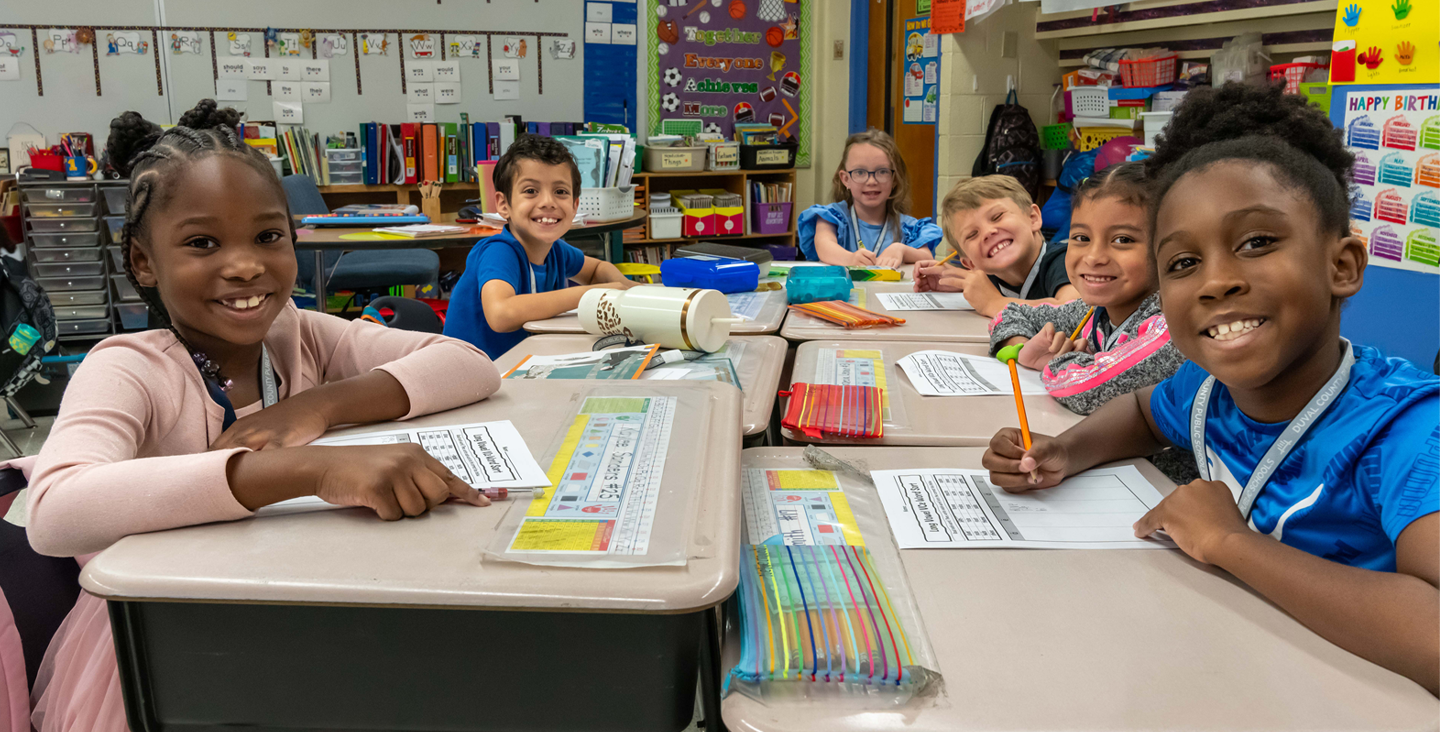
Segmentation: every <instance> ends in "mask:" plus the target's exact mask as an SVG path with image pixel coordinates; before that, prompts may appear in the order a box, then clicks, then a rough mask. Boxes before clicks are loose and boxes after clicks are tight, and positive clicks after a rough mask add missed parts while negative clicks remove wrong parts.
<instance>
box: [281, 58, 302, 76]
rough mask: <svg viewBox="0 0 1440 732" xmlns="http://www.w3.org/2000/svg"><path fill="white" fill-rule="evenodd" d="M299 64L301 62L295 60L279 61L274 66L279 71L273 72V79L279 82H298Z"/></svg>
mask: <svg viewBox="0 0 1440 732" xmlns="http://www.w3.org/2000/svg"><path fill="white" fill-rule="evenodd" d="M300 64H301V62H300V61H296V60H287V59H281V60H279V61H276V62H275V66H276V67H278V68H279V70H278V71H276V72H275V77H276V78H277V79H279V80H281V81H299V80H300Z"/></svg>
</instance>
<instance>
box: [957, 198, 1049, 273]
mask: <svg viewBox="0 0 1440 732" xmlns="http://www.w3.org/2000/svg"><path fill="white" fill-rule="evenodd" d="M955 219H956V220H955V222H954V223H955V230H956V231H957V232H959V237H960V249H961V251H962V252H964V254H965V255H966V259H967V260H969V261H968V262H967V263H966V266H969V267H972V268H974V269H979V270H982V271H985V272H990V273H992V274H999V273H1001V272H1004V271H1005V270H1007V269H1009V268H1012V267H1017V265H1019V264H1021V263H1022V260H1024V261H1023V263H1024V264H1026V265H1027V266H1028V264H1029V262H1030V261H1032V260H1033V257H1034V255H1035V251H1033V250H1032V247H1026V246H1016V244H1017V243H1022V242H1025V241H1031V242H1033V241H1034V240H1035V239H1037V238H1038V237H1039V232H1040V219H1039V216H1038V215H1036V216H1034V217H1031V216H1029V215H1027V213H1026V212H1023V211H1021V210H1020V207H1019V206H1017V205H1016V204H1015V202H1014V201H1011V200H1010V199H1008V198H1000V199H995V200H992V201H986V202H985V204H984V205H983V206H981V207H980V208H977V209H973V210H970V211H961V212H959V213H957V214H956V215H955ZM1020 276H1021V277H1022V278H1023V277H1024V274H1023V273H1022V274H1021V275H1020Z"/></svg>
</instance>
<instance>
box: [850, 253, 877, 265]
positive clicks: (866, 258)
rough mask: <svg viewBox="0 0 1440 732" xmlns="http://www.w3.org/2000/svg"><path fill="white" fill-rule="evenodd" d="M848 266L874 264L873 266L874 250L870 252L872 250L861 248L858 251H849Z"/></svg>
mask: <svg viewBox="0 0 1440 732" xmlns="http://www.w3.org/2000/svg"><path fill="white" fill-rule="evenodd" d="M849 266H851V267H874V266H875V252H872V251H870V250H869V249H861V250H860V251H858V252H851V253H850V265H849Z"/></svg>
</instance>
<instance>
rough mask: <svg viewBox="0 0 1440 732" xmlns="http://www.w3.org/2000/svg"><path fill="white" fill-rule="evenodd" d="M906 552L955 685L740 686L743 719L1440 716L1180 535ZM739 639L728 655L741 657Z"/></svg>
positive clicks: (1407, 719)
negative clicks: (908, 689)
mask: <svg viewBox="0 0 1440 732" xmlns="http://www.w3.org/2000/svg"><path fill="white" fill-rule="evenodd" d="M827 450H829V451H830V452H831V453H833V454H834V455H835V456H836V457H838V458H840V459H842V460H846V461H849V462H850V463H851V464H853V465H855V467H857V468H859V469H861V470H865V471H869V470H886V469H899V468H979V467H980V456H981V455H982V454H984V451H983V450H981V449H979V448H963V449H934V448H902V449H890V450H872V449H866V448H838V449H831V448H827ZM800 453H801V450H800V449H799V448H756V449H751V450H746V451H745V452H744V458H743V465H744V467H746V468H760V467H766V468H808V467H810V466H809V465H808V464H806V463H805V462H804V460H803V459H802V458H801V456H800ZM1134 464H1135V465H1136V467H1137V468H1138V469H1139V470H1140V471H1141V472H1142V473H1144V474H1145V476H1146V477H1147V478H1148V479H1149V480H1150V481H1151V482H1152V483H1154V484H1155V485H1156V487H1157V488H1159V489H1160V492H1161V493H1168V492H1169V491H1171V490H1172V489H1173V488H1174V486H1173V484H1172V483H1170V482H1169V481H1168V480H1166V479H1165V478H1164V477H1163V476H1161V474H1160V472H1159V471H1158V470H1156V469H1155V468H1154V466H1152V465H1150V464H1149V463H1148V462H1146V461H1144V460H1139V461H1134ZM862 530H868V529H867V528H866V527H862ZM878 531H881V532H883V531H884V529H883V528H880V529H878ZM885 536H888V534H881V537H885ZM900 555H901V561H903V562H904V564H905V571H906V574H907V576H908V578H909V582H910V587H911V588H912V590H913V591H914V593H915V600H916V603H917V605H918V607H919V609H920V613H921V616H922V618H923V621H924V624H925V632H926V633H927V635H928V636H929V638H930V643H931V646H932V648H933V649H934V650H935V654H936V657H937V660H938V662H939V666H940V668H938V669H935V670H937V671H939V672H940V674H941V676H942V677H943V679H944V689H945V693H944V694H943V695H942V696H940V697H938V698H936V699H931V700H925V699H919V700H913V701H911V702H910V703H908V704H906V705H905V706H902V707H874V708H872V709H870V710H868V711H866V710H857V709H855V707H854V702H850V701H847V702H846V703H843V704H825V703H823V702H819V701H809V702H806V701H789V700H780V699H777V698H772V699H771V700H770V701H769V703H768V705H767V704H760V703H758V702H756V701H754V700H752V699H750V698H749V697H746V696H744V695H743V694H739V693H735V692H732V693H731V694H730V695H729V696H727V697H726V698H725V702H724V718H725V722H726V724H727V725H728V727H729V729H730V730H732V732H967V731H970V730H977V731H978V730H1012V731H1016V732H1019V731H1028V730H1036V731H1040V730H1095V731H1098V730H1104V731H1106V732H1126V731H1129V730H1134V731H1136V732H1152V731H1156V730H1247V731H1255V732H1260V731H1264V732H1289V731H1291V730H1295V731H1299V730H1315V729H1325V730H1331V731H1342V730H1343V731H1347V732H1348V731H1351V730H1355V731H1359V730H1365V731H1366V732H1373V731H1377V730H1420V729H1435V725H1436V701H1435V698H1434V697H1432V696H1430V695H1429V694H1428V693H1426V692H1425V690H1424V689H1423V688H1421V687H1420V686H1419V685H1418V684H1415V683H1414V682H1412V681H1410V680H1408V679H1406V678H1404V677H1402V676H1400V675H1398V674H1395V673H1393V672H1390V671H1387V670H1385V669H1382V668H1380V667H1379V666H1376V665H1375V664H1373V663H1370V662H1369V661H1365V660H1362V659H1361V658H1360V657H1359V656H1355V655H1353V654H1351V653H1349V652H1348V651H1344V650H1341V649H1340V648H1339V647H1337V646H1335V645H1334V644H1332V643H1330V642H1329V641H1326V640H1324V639H1322V638H1321V637H1320V636H1318V635H1316V634H1315V633H1313V632H1312V631H1310V630H1309V629H1307V628H1305V627H1304V626H1302V625H1301V624H1300V623H1298V622H1296V621H1295V619H1294V618H1292V617H1290V616H1289V615H1288V614H1286V613H1285V612H1284V611H1283V610H1280V609H1279V608H1277V607H1276V606H1275V605H1273V604H1271V603H1270V602H1269V601H1267V600H1265V599H1264V598H1262V597H1260V596H1259V595H1258V594H1256V593H1255V592H1253V591H1251V590H1250V589H1248V588H1246V587H1245V586H1244V585H1242V584H1241V583H1240V582H1239V581H1238V580H1236V579H1235V578H1233V577H1231V576H1230V575H1229V574H1228V573H1226V572H1223V571H1221V570H1218V569H1215V568H1213V567H1208V566H1205V565H1201V564H1199V563H1197V562H1195V561H1192V560H1190V559H1189V558H1187V557H1186V556H1185V555H1184V554H1183V553H1182V552H1180V551H1179V550H1160V549H1133V550H1083V551H1080V550H1071V551H1065V550H1048V549H995V550H992V549H915V550H902V551H901V552H900ZM730 640H731V641H732V642H730V643H729V644H727V648H726V651H727V658H726V661H727V663H726V665H725V670H726V672H727V673H728V672H729V669H730V668H731V667H732V666H733V665H734V662H735V660H736V658H737V657H738V639H737V638H736V637H735V636H732V637H731V638H730Z"/></svg>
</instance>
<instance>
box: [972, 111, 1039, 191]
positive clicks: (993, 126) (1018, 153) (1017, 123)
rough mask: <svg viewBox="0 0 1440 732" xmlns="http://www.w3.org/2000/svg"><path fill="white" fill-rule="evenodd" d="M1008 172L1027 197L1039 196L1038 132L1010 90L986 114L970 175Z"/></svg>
mask: <svg viewBox="0 0 1440 732" xmlns="http://www.w3.org/2000/svg"><path fill="white" fill-rule="evenodd" d="M995 174H1000V175H1008V176H1010V177H1011V178H1014V179H1015V180H1018V181H1020V185H1022V186H1024V187H1025V190H1026V191H1027V192H1028V193H1029V194H1030V198H1031V199H1034V200H1038V199H1039V197H1040V133H1039V131H1037V130H1036V129H1035V122H1034V121H1032V120H1031V119H1030V112H1029V111H1027V110H1026V109H1025V108H1024V107H1022V106H1020V104H1019V103H1018V102H1017V100H1016V96H1015V90H1014V89H1011V90H1010V94H1009V96H1007V97H1006V98H1005V103H1004V104H997V105H995V111H993V112H991V113H990V127H989V129H987V130H986V131H985V145H984V147H982V148H980V155H979V156H977V157H976V158H975V167H974V169H973V170H971V171H970V175H973V176H975V177H977V178H978V177H980V176H982V175H995Z"/></svg>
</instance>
